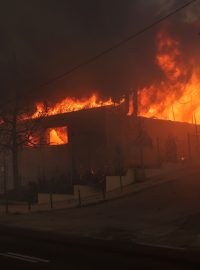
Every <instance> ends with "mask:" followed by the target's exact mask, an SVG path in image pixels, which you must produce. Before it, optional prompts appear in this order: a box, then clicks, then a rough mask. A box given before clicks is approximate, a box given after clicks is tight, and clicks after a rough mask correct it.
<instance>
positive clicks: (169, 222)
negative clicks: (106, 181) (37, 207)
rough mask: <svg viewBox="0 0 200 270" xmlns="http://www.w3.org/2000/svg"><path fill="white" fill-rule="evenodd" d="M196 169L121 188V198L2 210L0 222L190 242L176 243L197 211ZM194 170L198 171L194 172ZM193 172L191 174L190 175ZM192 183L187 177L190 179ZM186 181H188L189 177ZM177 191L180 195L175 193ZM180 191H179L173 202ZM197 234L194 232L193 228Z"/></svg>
mask: <svg viewBox="0 0 200 270" xmlns="http://www.w3.org/2000/svg"><path fill="white" fill-rule="evenodd" d="M197 172H200V169H198V168H194V167H193V168H190V169H187V173H186V171H185V170H181V171H179V173H176V176H174V173H173V174H171V175H168V177H165V178H162V179H159V178H157V179H156V178H155V179H152V180H151V181H148V182H141V183H137V184H134V185H133V186H131V187H129V188H128V187H127V190H125V189H123V194H122V195H123V197H121V198H116V197H114V198H111V200H108V201H106V202H103V203H101V204H99V203H98V204H95V205H90V206H88V207H81V208H74V209H65V210H52V211H44V212H35V213H29V214H21V215H20V214H16V215H14V214H8V215H6V214H2V215H1V218H0V226H5V227H8V228H13V230H14V229H15V228H21V229H27V230H32V231H40V232H44V233H46V234H47V235H48V234H49V233H54V234H57V235H60V237H62V236H63V237H64V236H65V237H67V238H74V237H75V238H92V239H103V240H112V241H113V240H117V241H125V242H126V241H128V242H130V241H132V242H133V243H134V242H138V243H141V242H144V241H145V242H146V243H156V244H158V243H162V244H166V241H167V243H172V242H171V240H172V239H174V243H172V244H173V245H174V246H182V245H183V244H186V243H187V244H188V243H189V244H190V242H191V241H193V240H191V239H189V241H184V239H182V240H183V241H182V242H180V241H179V240H178V238H177V237H176V235H178V233H177V232H178V231H179V232H180V230H181V228H182V226H183V224H184V223H185V222H186V220H187V218H188V217H190V215H191V213H193V214H194V215H196V214H197V213H198V212H200V209H199V206H198V204H197V201H198V200H199V190H200V183H199V181H198V179H199V178H198V177H199V174H197ZM195 174H196V175H195ZM193 175H195V177H193ZM193 178H194V180H193V182H194V183H192V182H191V179H193ZM188 180H190V181H188ZM179 191H180V194H179ZM177 194H179V195H178V196H179V197H180V196H182V197H180V198H179V199H178V201H177ZM197 234H198V232H197Z"/></svg>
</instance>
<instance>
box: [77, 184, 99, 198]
mask: <svg viewBox="0 0 200 270" xmlns="http://www.w3.org/2000/svg"><path fill="white" fill-rule="evenodd" d="M79 191H80V196H81V198H84V197H89V196H92V195H96V194H99V190H98V189H96V188H93V187H90V186H84V185H74V196H75V197H76V198H78V196H79Z"/></svg>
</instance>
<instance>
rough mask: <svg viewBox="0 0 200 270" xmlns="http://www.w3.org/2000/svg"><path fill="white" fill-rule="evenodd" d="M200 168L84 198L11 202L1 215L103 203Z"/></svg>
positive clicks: (1, 207)
mask: <svg viewBox="0 0 200 270" xmlns="http://www.w3.org/2000/svg"><path fill="white" fill-rule="evenodd" d="M196 170H199V167H198V165H193V166H179V167H177V168H173V169H172V170H171V171H170V170H166V171H164V172H163V173H161V174H158V175H153V176H151V177H149V178H147V179H146V180H145V181H140V182H134V183H132V184H130V185H127V186H123V187H122V188H117V189H115V190H112V191H109V192H107V193H103V192H99V193H96V194H94V195H91V196H88V197H83V198H73V199H68V200H64V201H52V202H51V201H50V200H49V203H40V204H32V205H30V203H28V202H27V203H24V202H23V203H17V204H13V203H9V204H8V206H6V205H0V215H4V214H28V213H37V212H46V211H53V210H62V209H70V208H77V207H85V206H89V205H95V204H101V203H105V202H108V201H111V200H118V199H120V198H124V197H127V196H131V195H132V194H135V193H138V192H142V191H143V190H146V189H149V188H153V187H154V186H157V185H160V184H164V183H167V182H170V181H174V180H176V179H177V174H178V176H179V177H181V176H184V174H185V171H187V172H189V171H191V173H194V172H195V171H196Z"/></svg>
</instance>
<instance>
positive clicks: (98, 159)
mask: <svg viewBox="0 0 200 270" xmlns="http://www.w3.org/2000/svg"><path fill="white" fill-rule="evenodd" d="M56 126H67V127H68V133H69V134H68V135H69V143H68V144H67V145H62V146H45V147H42V148H41V149H38V148H36V149H34V148H31V149H30V148H29V149H24V150H23V151H22V153H21V154H20V174H21V179H22V183H24V184H25V183H28V182H30V181H34V182H37V181H38V179H40V178H43V179H48V180H50V179H51V178H54V179H58V178H59V177H62V176H64V177H66V181H67V178H69V174H70V173H71V172H72V171H76V172H77V173H78V175H83V174H84V172H85V171H86V170H90V169H92V170H93V171H94V172H96V171H98V170H101V171H103V172H105V173H106V174H110V175H112V174H113V175H115V174H116V170H117V169H119V168H120V167H121V168H125V169H127V168H130V167H137V166H141V165H142V166H143V167H145V168H146V167H151V168H152V167H158V166H159V165H160V163H162V162H166V142H167V139H168V138H169V137H170V136H171V137H173V138H175V140H176V144H177V155H178V160H180V159H181V157H182V156H184V157H185V158H189V146H188V134H189V137H190V148H191V149H190V150H191V156H192V158H193V159H196V158H197V142H196V135H195V126H194V125H191V124H187V123H179V122H173V121H162V120H156V119H146V118H141V117H139V118H135V117H127V116H126V115H125V114H123V113H120V112H119V111H118V110H117V109H114V108H98V109H94V110H93V109H91V110H85V111H79V112H73V113H68V114H63V115H57V116H52V117H49V118H47V119H46V120H45V121H44V123H43V128H44V129H45V128H49V127H56ZM124 181H128V180H127V179H126V180H124ZM127 183H128V182H127Z"/></svg>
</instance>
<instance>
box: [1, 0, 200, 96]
mask: <svg viewBox="0 0 200 270" xmlns="http://www.w3.org/2000/svg"><path fill="white" fill-rule="evenodd" d="M122 2H123V3H122ZM181 4H183V1H182V0H179V1H178V0H177V1H176V0H171V1H167V0H162V1H161V0H151V1H145V0H136V1H131V0H126V1H116V0H110V1H107V0H99V1H94V0H84V1H82V0H71V1H66V0H60V1H55V0H48V1H47V0H43V1H35V0H34V1H33V0H29V1H27V0H18V1H14V0H13V1H4V2H2V3H1V6H0V21H1V29H0V31H1V44H0V59H1V64H0V68H1V77H0V78H1V95H2V96H4V95H5V93H8V92H9V91H13V89H14V88H15V85H16V82H17V88H20V89H22V91H23V92H24V93H28V94H29V95H30V96H31V98H33V99H35V100H43V99H49V100H52V101H57V100H59V99H61V98H63V97H66V96H75V97H83V96H86V95H89V94H90V93H91V92H94V91H98V92H99V93H100V95H101V96H102V97H108V96H113V97H115V98H118V97H120V96H121V95H123V94H125V93H126V92H127V91H129V89H131V88H133V89H134V88H142V87H144V86H145V85H146V84H149V83H150V82H151V81H156V80H159V77H160V76H162V74H161V73H160V71H159V69H158V67H157V65H156V63H155V52H156V46H155V35H156V32H157V31H158V29H159V26H158V27H155V28H154V29H152V30H150V31H148V32H146V33H145V34H143V35H141V36H140V37H138V38H137V39H134V40H132V41H131V42H130V43H128V44H126V45H124V46H122V47H121V48H119V49H117V50H114V51H113V52H112V53H110V54H109V55H105V56H103V57H102V58H100V59H98V60H97V61H96V62H95V63H93V64H90V65H88V66H87V67H85V68H82V69H80V70H77V71H76V72H74V73H72V74H70V75H69V76H67V77H66V78H63V79H62V80H59V81H56V82H54V83H52V84H49V85H48V86H45V87H40V84H43V83H45V82H46V81H49V80H51V79H52V78H53V77H55V76H57V75H59V74H62V73H63V72H65V71H67V70H69V69H71V68H72V67H73V66H76V65H77V64H79V63H80V62H82V61H84V60H86V59H88V58H90V57H91V56H93V55H95V54H96V53H99V52H100V51H102V50H104V49H106V48H107V47H110V46H112V45H113V44H115V43H116V42H118V41H120V40H121V39H123V38H125V37H126V36H128V35H130V34H131V33H134V32H136V31H138V30H139V29H141V28H143V27H144V26H146V25H148V24H150V23H151V22H152V21H154V20H155V19H156V18H158V17H160V16H162V15H164V14H165V13H166V12H168V11H169V10H171V9H172V8H174V7H177V6H179V5H181ZM197 7H198V8H199V6H196V5H194V7H192V8H188V9H187V10H185V11H184V12H182V13H180V14H177V15H175V16H174V17H173V18H172V19H171V20H170V21H171V25H172V33H173V35H174V36H175V37H177V38H178V39H180V40H181V43H182V47H183V50H184V51H185V52H186V55H188V56H189V55H191V52H192V53H193V54H194V53H197V48H199V42H200V37H199V36H198V26H199V25H198V22H199V18H198V12H197V10H198V8H197ZM191 49H192V50H191ZM198 54H199V53H198ZM195 57H196V58H197V56H195Z"/></svg>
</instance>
